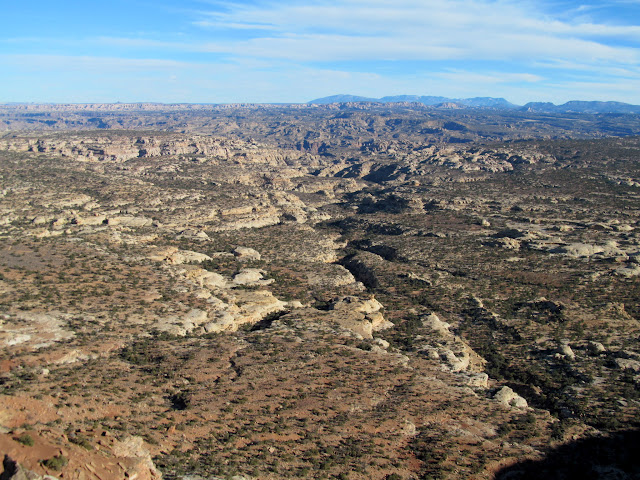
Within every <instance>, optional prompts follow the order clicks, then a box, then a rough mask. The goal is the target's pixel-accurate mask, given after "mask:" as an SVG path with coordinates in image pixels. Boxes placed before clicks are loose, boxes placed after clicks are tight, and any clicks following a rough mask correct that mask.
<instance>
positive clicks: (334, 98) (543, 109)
mask: <svg viewBox="0 0 640 480" xmlns="http://www.w3.org/2000/svg"><path fill="white" fill-rule="evenodd" d="M364 102H376V103H400V102H414V103H422V104H424V105H431V106H440V107H444V108H464V107H467V108H490V109H496V110H520V111H527V112H539V113H640V105H631V104H629V103H622V102H597V101H580V100H572V101H570V102H567V103H564V104H562V105H555V104H553V103H550V102H529V103H527V104H526V105H515V104H513V103H511V102H509V101H507V100H505V99H504V98H493V97H474V98H447V97H436V96H419V95H395V96H389V97H382V98H370V97H360V96H357V95H331V96H330V97H323V98H317V99H315V100H311V101H310V102H307V103H309V104H317V105H326V104H330V103H364Z"/></svg>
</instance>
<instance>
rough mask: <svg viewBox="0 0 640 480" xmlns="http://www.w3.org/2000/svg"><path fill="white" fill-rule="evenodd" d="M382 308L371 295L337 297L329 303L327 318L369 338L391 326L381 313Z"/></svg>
mask: <svg viewBox="0 0 640 480" xmlns="http://www.w3.org/2000/svg"><path fill="white" fill-rule="evenodd" d="M382 308H383V307H382V304H381V303H380V302H378V301H377V300H376V299H375V298H374V297H373V296H372V297H370V298H358V297H353V296H349V297H339V298H335V299H333V300H332V301H331V302H330V303H329V316H328V319H329V320H330V321H333V322H336V323H338V324H339V325H340V326H342V327H344V328H346V329H348V330H351V331H352V332H354V333H355V334H357V335H359V336H361V337H362V338H369V339H371V338H373V333H374V332H377V331H380V330H384V329H387V328H391V327H393V323H391V322H389V321H388V320H386V319H385V318H384V316H383V315H382V312H381V311H380V310H381V309H382Z"/></svg>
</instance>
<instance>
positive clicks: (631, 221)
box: [0, 102, 640, 480]
mask: <svg viewBox="0 0 640 480" xmlns="http://www.w3.org/2000/svg"><path fill="white" fill-rule="evenodd" d="M0 293H1V295H0V315H1V316H0V452H1V453H2V454H4V464H3V468H4V473H2V474H0V478H3V479H8V478H15V479H17V478H20V479H22V478H29V479H40V478H52V477H53V478H65V479H105V480H106V479H122V478H138V479H159V478H165V479H185V480H202V479H232V478H233V479H236V480H239V479H284V478H300V479H302V478H305V479H306V478H314V479H336V478H337V479H353V480H356V479H375V480H382V479H387V480H389V479H392V480H399V479H406V480H408V479H436V478H441V479H458V478H475V479H490V478H612V479H613V478H615V479H622V478H630V479H631V478H638V477H639V475H640V467H639V464H638V461H637V458H636V457H637V452H638V451H640V448H639V446H640V441H639V436H640V435H639V434H638V431H639V430H638V429H639V427H640V343H639V339H640V338H639V335H640V302H639V300H640V116H638V115H637V114H628V113H583V112H564V111H563V112H558V111H551V112H549V111H535V109H534V111H531V110H529V111H523V110H517V109H508V110H507V109H498V108H469V107H464V106H460V105H457V104H450V103H443V104H440V105H439V106H430V105H424V104H419V103H410V102H400V103H394V104H381V103H363V102H347V103H329V104H312V105H219V106H215V105H161V104H111V105H101V104H94V105H4V106H0Z"/></svg>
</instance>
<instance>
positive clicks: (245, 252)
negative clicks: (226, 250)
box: [233, 247, 261, 262]
mask: <svg viewBox="0 0 640 480" xmlns="http://www.w3.org/2000/svg"><path fill="white" fill-rule="evenodd" d="M233 254H234V255H235V256H236V257H238V260H240V261H241V262H246V261H250V260H260V258H261V256H260V253H259V252H257V251H256V250H254V249H253V248H249V247H236V248H235V249H234V250H233Z"/></svg>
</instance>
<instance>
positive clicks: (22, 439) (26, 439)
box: [14, 433, 34, 447]
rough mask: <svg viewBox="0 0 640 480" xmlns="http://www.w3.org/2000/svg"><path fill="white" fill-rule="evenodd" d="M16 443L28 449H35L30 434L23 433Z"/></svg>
mask: <svg viewBox="0 0 640 480" xmlns="http://www.w3.org/2000/svg"><path fill="white" fill-rule="evenodd" d="M14 440H15V441H16V442H18V443H21V444H22V445H26V446H27V447H33V444H34V442H33V437H32V436H31V435H29V434H28V433H23V434H22V435H20V436H19V437H17V438H15V439H14Z"/></svg>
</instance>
